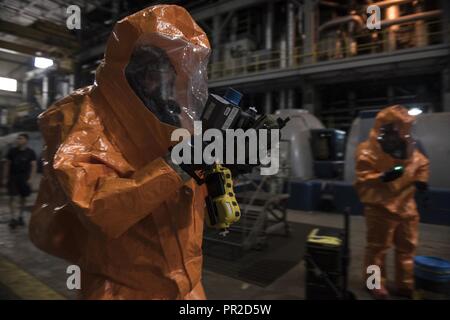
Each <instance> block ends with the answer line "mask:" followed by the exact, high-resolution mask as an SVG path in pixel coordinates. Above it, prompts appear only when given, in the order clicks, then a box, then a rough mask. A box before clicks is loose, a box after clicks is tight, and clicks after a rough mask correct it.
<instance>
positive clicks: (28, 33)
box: [0, 20, 78, 49]
mask: <svg viewBox="0 0 450 320" xmlns="http://www.w3.org/2000/svg"><path fill="white" fill-rule="evenodd" d="M0 32H5V33H8V34H11V35H14V36H17V37H19V38H25V39H29V40H33V41H37V42H41V43H43V44H46V45H51V46H55V47H62V48H69V49H77V48H78V42H77V41H76V38H73V40H69V38H67V37H64V39H61V37H60V36H58V35H56V36H55V35H54V34H52V33H49V32H44V31H40V30H36V29H35V28H33V27H24V26H21V25H18V24H15V23H11V22H8V21H4V20H0Z"/></svg>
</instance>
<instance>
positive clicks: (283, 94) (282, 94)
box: [278, 89, 286, 110]
mask: <svg viewBox="0 0 450 320" xmlns="http://www.w3.org/2000/svg"><path fill="white" fill-rule="evenodd" d="M278 102H279V106H278V109H280V110H281V109H286V91H285V90H284V89H281V90H280V92H279V100H278Z"/></svg>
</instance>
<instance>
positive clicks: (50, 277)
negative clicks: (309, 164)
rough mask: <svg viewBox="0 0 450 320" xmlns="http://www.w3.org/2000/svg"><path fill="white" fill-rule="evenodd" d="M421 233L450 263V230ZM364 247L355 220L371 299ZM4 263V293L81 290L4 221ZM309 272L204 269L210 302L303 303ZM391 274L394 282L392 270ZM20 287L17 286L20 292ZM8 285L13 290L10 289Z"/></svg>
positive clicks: (423, 249)
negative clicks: (251, 274)
mask: <svg viewBox="0 0 450 320" xmlns="http://www.w3.org/2000/svg"><path fill="white" fill-rule="evenodd" d="M34 197H35V194H34V195H33V197H31V198H30V199H29V200H30V203H32V202H33V201H34V199H33V198H34ZM28 215H29V214H27V216H28ZM8 217H9V215H8V210H7V206H6V197H4V196H2V197H1V199H0V221H2V222H4V221H5V220H6V219H7V218H8ZM27 219H28V217H27ZM288 220H289V221H292V222H300V223H307V224H313V225H319V226H325V227H338V228H339V227H341V226H342V216H340V215H337V214H329V213H320V212H301V211H291V212H289V215H288ZM420 235H421V236H420V238H421V240H420V245H419V248H418V253H417V254H418V255H431V256H438V257H441V258H444V259H449V260H450V227H445V226H436V225H427V224H421V225H420ZM364 245H365V225H364V219H363V217H360V216H354V217H351V266H350V270H349V275H350V279H349V286H350V290H352V291H353V292H354V293H355V294H356V296H357V298H358V299H370V296H369V295H368V294H367V293H366V292H365V290H364V289H363V286H362V283H364V282H363V280H362V272H361V270H362V261H363V260H362V258H363V251H364ZM2 263H3V264H2ZM387 263H388V266H389V267H390V271H393V256H392V252H391V253H390V255H389V256H388V261H387ZM5 265H7V266H9V267H6V268H9V269H16V271H14V270H13V271H12V272H11V274H12V275H9V273H6V272H4V274H3V276H2V275H1V273H2V272H0V289H1V288H2V287H3V288H5V290H9V289H12V291H14V292H19V293H23V292H25V294H22V295H21V296H24V297H25V298H32V297H33V292H37V293H36V296H35V297H36V298H42V297H50V298H56V299H57V298H61V296H62V297H65V298H68V299H74V298H76V291H69V290H68V289H67V287H66V279H67V276H68V275H67V274H66V268H67V266H68V263H67V262H65V261H63V260H60V259H58V258H55V257H52V256H49V255H47V254H45V253H43V252H41V251H40V250H38V249H37V248H35V247H34V245H33V244H31V242H30V241H29V239H28V235H27V229H26V228H20V229H16V230H9V228H8V226H7V225H6V224H5V223H0V271H2V266H3V267H5ZM17 270H18V272H21V274H22V275H21V276H18V275H17ZM10 271H11V270H10ZM24 274H25V275H26V276H27V277H28V278H26V277H25V276H24ZM304 274H305V270H304V264H303V262H300V263H299V264H298V265H296V266H295V267H293V268H292V269H291V270H290V271H289V272H287V273H285V274H284V275H283V276H281V277H280V278H278V279H277V280H276V281H274V282H273V283H272V284H271V285H269V286H267V287H265V288H262V287H259V286H255V285H252V284H248V283H245V282H242V281H239V280H236V279H233V278H229V277H227V276H224V275H221V274H217V273H214V272H211V271H207V270H205V271H204V273H203V284H204V287H205V290H206V293H207V296H208V298H209V299H257V300H261V299H303V298H304ZM389 276H390V278H391V279H393V277H392V272H391V274H389ZM24 277H25V278H24ZM13 278H17V279H13ZM24 282H27V283H28V284H27V283H24ZM15 286H18V288H19V289H17V288H15ZM39 286H41V287H39ZM6 287H9V289H8V288H6ZM36 288H38V289H36ZM39 288H47V289H46V290H47V295H43V296H42V295H41V296H39V290H41V289H39ZM33 290H34V291H33ZM42 290H44V289H42ZM3 291H4V290H3ZM3 291H2V290H0V299H2V298H5V297H2V296H1V294H2V292H3ZM49 291H53V292H54V294H53V295H52V294H51V292H50V293H49Z"/></svg>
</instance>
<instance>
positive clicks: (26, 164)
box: [6, 147, 36, 177]
mask: <svg viewBox="0 0 450 320" xmlns="http://www.w3.org/2000/svg"><path fill="white" fill-rule="evenodd" d="M6 159H8V160H9V161H11V166H10V168H9V174H10V175H11V176H13V175H24V176H26V177H29V175H30V173H31V162H32V161H35V160H36V154H35V153H34V151H33V150H32V149H30V148H25V149H23V150H20V149H19V148H18V147H14V148H11V149H9V151H8V154H7V155H6Z"/></svg>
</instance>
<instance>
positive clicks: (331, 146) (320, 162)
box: [311, 129, 346, 179]
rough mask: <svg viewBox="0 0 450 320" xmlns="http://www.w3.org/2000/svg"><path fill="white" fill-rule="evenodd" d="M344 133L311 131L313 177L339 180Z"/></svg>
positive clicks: (330, 130) (342, 159) (343, 152)
mask: <svg viewBox="0 0 450 320" xmlns="http://www.w3.org/2000/svg"><path fill="white" fill-rule="evenodd" d="M345 136H346V134H345V132H344V131H341V130H336V129H314V130H311V149H312V152H313V156H314V175H315V177H316V178H319V179H340V178H342V175H343V171H344V154H345Z"/></svg>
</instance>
